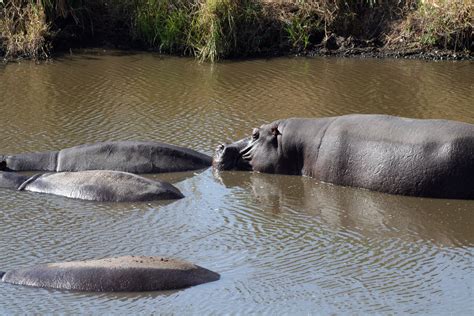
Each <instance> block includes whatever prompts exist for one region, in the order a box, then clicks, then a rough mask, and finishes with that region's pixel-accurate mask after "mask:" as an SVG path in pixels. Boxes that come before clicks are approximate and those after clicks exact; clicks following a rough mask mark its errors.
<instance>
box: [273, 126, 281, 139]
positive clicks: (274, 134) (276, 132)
mask: <svg viewBox="0 0 474 316" xmlns="http://www.w3.org/2000/svg"><path fill="white" fill-rule="evenodd" d="M272 134H273V136H275V137H276V136H278V135H281V133H280V131H279V130H278V127H277V126H275V127H272Z"/></svg>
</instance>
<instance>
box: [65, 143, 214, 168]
mask: <svg viewBox="0 0 474 316" xmlns="http://www.w3.org/2000/svg"><path fill="white" fill-rule="evenodd" d="M210 165H211V157H209V156H207V155H204V154H201V153H199V152H197V151H194V150H192V149H189V148H184V147H178V146H174V145H169V144H164V143H158V142H138V141H121V142H105V143H97V144H87V145H81V146H76V147H72V148H67V149H63V150H61V151H60V152H59V155H58V162H57V168H56V171H81V170H117V171H126V172H132V173H155V172H156V173H158V172H176V171H187V170H195V169H202V168H207V167H209V166H210Z"/></svg>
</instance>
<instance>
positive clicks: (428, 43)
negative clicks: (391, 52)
mask: <svg viewBox="0 0 474 316" xmlns="http://www.w3.org/2000/svg"><path fill="white" fill-rule="evenodd" d="M473 14H474V12H473V4H472V0H420V2H419V5H418V7H417V9H416V10H413V11H411V12H410V13H409V14H408V15H407V16H406V18H405V19H404V20H401V21H400V22H399V23H398V25H396V26H395V27H394V28H393V30H392V32H391V33H390V35H389V37H388V40H387V45H389V46H395V47H396V46H406V47H417V48H421V47H428V48H429V47H440V48H446V49H452V50H454V51H458V50H464V49H468V50H469V49H470V48H471V45H472V38H473V30H474V28H473Z"/></svg>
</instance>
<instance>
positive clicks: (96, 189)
mask: <svg viewBox="0 0 474 316" xmlns="http://www.w3.org/2000/svg"><path fill="white" fill-rule="evenodd" d="M0 188H9V189H14V190H19V191H23V190H24V191H30V192H38V193H49V194H54V195H60V196H65V197H69V198H74V199H82V200H90V201H103V202H139V201H151V200H171V199H180V198H182V197H183V194H182V193H181V192H180V191H179V190H178V189H177V188H176V187H174V186H173V185H171V184H169V183H167V182H163V181H156V180H151V179H147V178H144V177H141V176H138V175H135V174H132V173H127V172H121V171H110V170H91V171H79V172H58V173H45V174H38V175H34V176H24V175H19V174H16V173H11V172H2V171H0Z"/></svg>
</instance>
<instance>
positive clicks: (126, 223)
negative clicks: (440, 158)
mask: <svg viewBox="0 0 474 316" xmlns="http://www.w3.org/2000/svg"><path fill="white" fill-rule="evenodd" d="M473 72H474V64H473V63H469V62H423V61H399V60H373V59H372V60H359V59H336V58H315V59H303V58H297V59H291V58H279V59H272V60H251V61H243V62H225V63H219V64H215V65H210V64H199V63H196V62H195V61H193V60H191V59H183V58H171V57H163V56H159V55H152V54H128V55H127V54H126V55H124V54H83V55H73V56H68V57H64V58H61V59H59V60H55V61H53V62H51V63H47V64H42V65H35V64H33V63H30V62H22V63H19V64H9V65H7V66H4V65H3V66H0V110H1V115H0V126H1V127H2V134H1V135H2V137H0V153H18V152H28V151H44V150H57V149H60V148H64V147H68V146H74V145H77V144H83V143H89V142H97V141H108V140H158V141H163V142H169V143H173V144H177V145H182V146H187V147H191V148H193V149H196V150H199V151H202V152H205V153H207V154H211V153H212V151H213V149H214V148H215V146H216V145H217V144H218V143H220V142H222V141H229V140H232V139H237V138H241V137H242V136H244V135H247V134H249V133H250V131H251V129H252V128H253V127H255V126H258V125H260V124H262V123H266V122H270V121H273V120H275V119H280V118H286V117H293V116H302V117H319V116H332V115H341V114H348V113H385V114H393V115H401V116H407V117H415V118H445V119H454V120H460V121H464V122H468V123H474V104H473V103H472V100H473V99H474V81H473V77H472V73H473ZM153 177H155V178H159V179H165V180H167V181H171V182H173V183H174V184H175V185H176V186H177V187H179V189H181V190H182V192H183V193H184V194H185V196H186V198H185V199H182V200H179V201H177V202H172V203H170V202H153V203H119V204H117V203H95V202H86V201H78V200H71V199H66V198H62V197H55V196H51V195H43V194H35V193H30V192H15V191H7V190H0V242H1V244H2V256H0V270H3V271H7V270H9V269H12V268H15V267H20V266H28V265H31V264H37V263H45V262H54V261H65V260H80V259H91V258H102V257H106V256H118V255H130V254H133V255H165V256H174V257H177V258H181V259H185V260H189V261H192V262H195V263H197V264H199V265H202V266H204V267H206V268H209V269H211V270H214V271H216V272H219V273H220V274H221V276H222V278H221V280H220V281H217V282H213V283H208V284H205V285H201V286H196V287H193V288H189V289H185V290H180V291H170V292H152V293H136V294H130V293H118V294H117V293H102V294H97V293H77V292H67V291H56V290H46V289H35V288H27V287H20V286H13V285H8V284H0V313H1V314H19V313H93V314H99V313H115V314H125V313H133V314H137V313H138V314H150V313H165V314H169V313H172V314H202V313H204V314H211V313H217V314H219V313H223V312H228V313H242V314H248V313H256V314H261V313H267V314H289V313H291V314H295V313H298V314H303V313H305V314H307V313H311V314H314V313H316V314H346V313H348V314H367V313H368V314H394V313H404V314H405V313H414V314H461V315H469V314H472V313H473V312H474V305H473V303H472V302H473V301H474V293H473V291H474V290H473V288H474V280H473V275H474V274H473V273H474V266H473V255H474V230H473V229H472V227H473V224H474V202H473V201H459V200H437V199H421V198H412V197H401V196H393V195H387V194H381V193H376V192H369V191H366V190H360V189H353V188H343V187H338V186H334V185H329V184H322V183H318V182H316V181H314V180H313V179H310V178H304V177H293V176H282V175H265V174H256V173H245V172H222V173H219V174H213V172H212V170H210V169H208V170H204V171H199V172H188V173H178V174H164V175H154V176H153Z"/></svg>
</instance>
